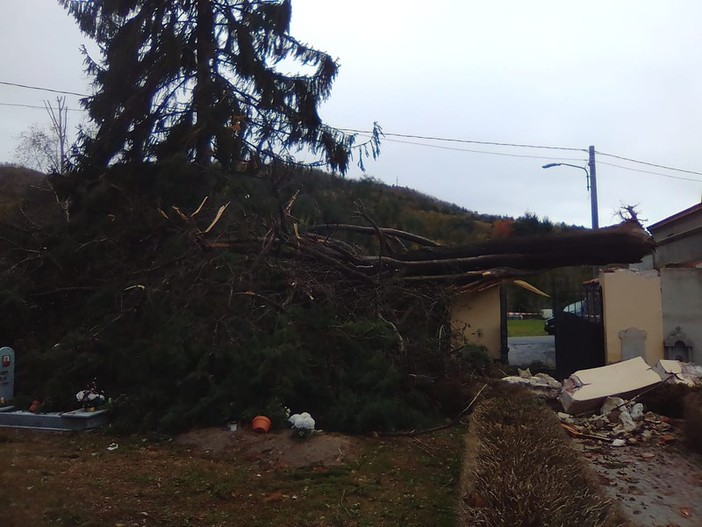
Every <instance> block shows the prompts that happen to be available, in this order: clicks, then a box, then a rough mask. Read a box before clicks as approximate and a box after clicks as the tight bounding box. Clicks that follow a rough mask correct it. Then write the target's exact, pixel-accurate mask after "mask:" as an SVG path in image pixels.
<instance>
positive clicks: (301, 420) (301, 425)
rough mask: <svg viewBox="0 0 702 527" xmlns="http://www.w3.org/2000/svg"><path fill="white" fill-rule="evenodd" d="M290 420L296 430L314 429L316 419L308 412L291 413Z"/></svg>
mask: <svg viewBox="0 0 702 527" xmlns="http://www.w3.org/2000/svg"><path fill="white" fill-rule="evenodd" d="M288 422H289V423H290V424H291V425H292V427H293V428H295V429H296V430H314V425H315V421H314V419H313V418H312V416H311V415H310V414H308V413H307V412H302V413H301V414H293V415H291V416H290V418H288Z"/></svg>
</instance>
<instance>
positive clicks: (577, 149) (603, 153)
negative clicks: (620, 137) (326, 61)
mask: <svg viewBox="0 0 702 527" xmlns="http://www.w3.org/2000/svg"><path fill="white" fill-rule="evenodd" d="M339 130H341V131H343V132H351V133H363V134H370V133H372V132H370V131H369V130H357V129H353V128H339ZM382 135H384V136H391V137H406V138H410V139H424V140H429V141H444V142H453V143H469V144H479V145H493V146H507V147H512V148H540V149H546V150H566V151H571V152H587V149H585V148H572V147H565V146H551V145H531V144H523V143H499V142H496V141H475V140H470V139H455V138H448V137H434V136H423V135H413V134H400V133H393V132H383V133H382ZM386 140H389V139H386ZM596 153H597V154H599V155H601V156H606V157H612V158H615V159H621V160H622V161H628V162H630V163H638V164H641V165H646V166H651V167H655V168H662V169H664V170H672V171H674V172H682V173H684V174H694V175H697V176H702V172H698V171H696V170H686V169H683V168H676V167H671V166H667V165H660V164H657V163H650V162H648V161H640V160H638V159H633V158H630V157H624V156H619V155H616V154H609V153H607V152H600V151H596ZM598 163H600V161H598ZM620 168H623V167H620ZM656 174H657V173H656ZM692 181H697V180H692Z"/></svg>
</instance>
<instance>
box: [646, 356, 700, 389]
mask: <svg viewBox="0 0 702 527" xmlns="http://www.w3.org/2000/svg"><path fill="white" fill-rule="evenodd" d="M653 370H654V371H655V372H656V373H658V375H660V376H661V379H667V378H669V377H670V376H671V375H672V376H673V379H671V382H674V383H677V384H684V385H686V386H689V387H691V388H692V387H694V386H700V385H702V366H698V365H697V364H693V363H691V362H680V361H677V360H659V361H658V363H657V364H656V365H655V366H654V367H653Z"/></svg>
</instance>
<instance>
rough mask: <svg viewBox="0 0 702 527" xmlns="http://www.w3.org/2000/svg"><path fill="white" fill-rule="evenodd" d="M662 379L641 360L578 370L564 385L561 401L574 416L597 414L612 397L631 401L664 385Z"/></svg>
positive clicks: (636, 359) (639, 358) (630, 360)
mask: <svg viewBox="0 0 702 527" xmlns="http://www.w3.org/2000/svg"><path fill="white" fill-rule="evenodd" d="M661 382H662V380H661V377H660V375H659V374H658V373H656V372H655V371H653V369H651V367H650V366H649V365H648V364H646V361H645V360H643V358H641V357H636V358H634V359H629V360H626V361H623V362H618V363H616V364H610V365H608V366H602V367H599V368H592V369H589V370H579V371H576V372H575V373H574V374H573V375H571V376H570V377H568V378H567V379H566V380H564V381H563V390H562V391H561V395H560V396H559V399H560V401H561V404H562V405H563V409H564V410H565V411H566V412H568V413H571V414H581V413H584V412H590V411H594V410H596V409H597V408H598V407H599V406H600V405H601V404H602V402H603V401H604V400H605V399H606V398H607V397H611V396H621V397H623V398H627V399H628V398H630V397H632V396H634V395H637V394H639V393H641V392H642V391H644V390H646V389H647V388H650V387H652V386H655V385H656V384H659V383H661Z"/></svg>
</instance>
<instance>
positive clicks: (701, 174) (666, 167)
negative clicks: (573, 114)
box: [596, 151, 702, 181]
mask: <svg viewBox="0 0 702 527" xmlns="http://www.w3.org/2000/svg"><path fill="white" fill-rule="evenodd" d="M596 153H597V154H598V155H601V156H606V157H613V158H615V159H621V160H622V161H629V162H630V163H638V164H640V165H646V166H649V167H655V168H663V169H665V170H674V171H675V172H683V173H685V174H695V175H697V176H702V172H697V171H696V170H685V169H683V168H675V167H669V166H666V165H658V164H656V163H649V162H648V161H639V160H637V159H631V158H630V157H623V156H618V155H615V154H607V153H605V152H599V151H596ZM600 163H601V161H600ZM620 168H622V167H620ZM694 181H697V180H694Z"/></svg>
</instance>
